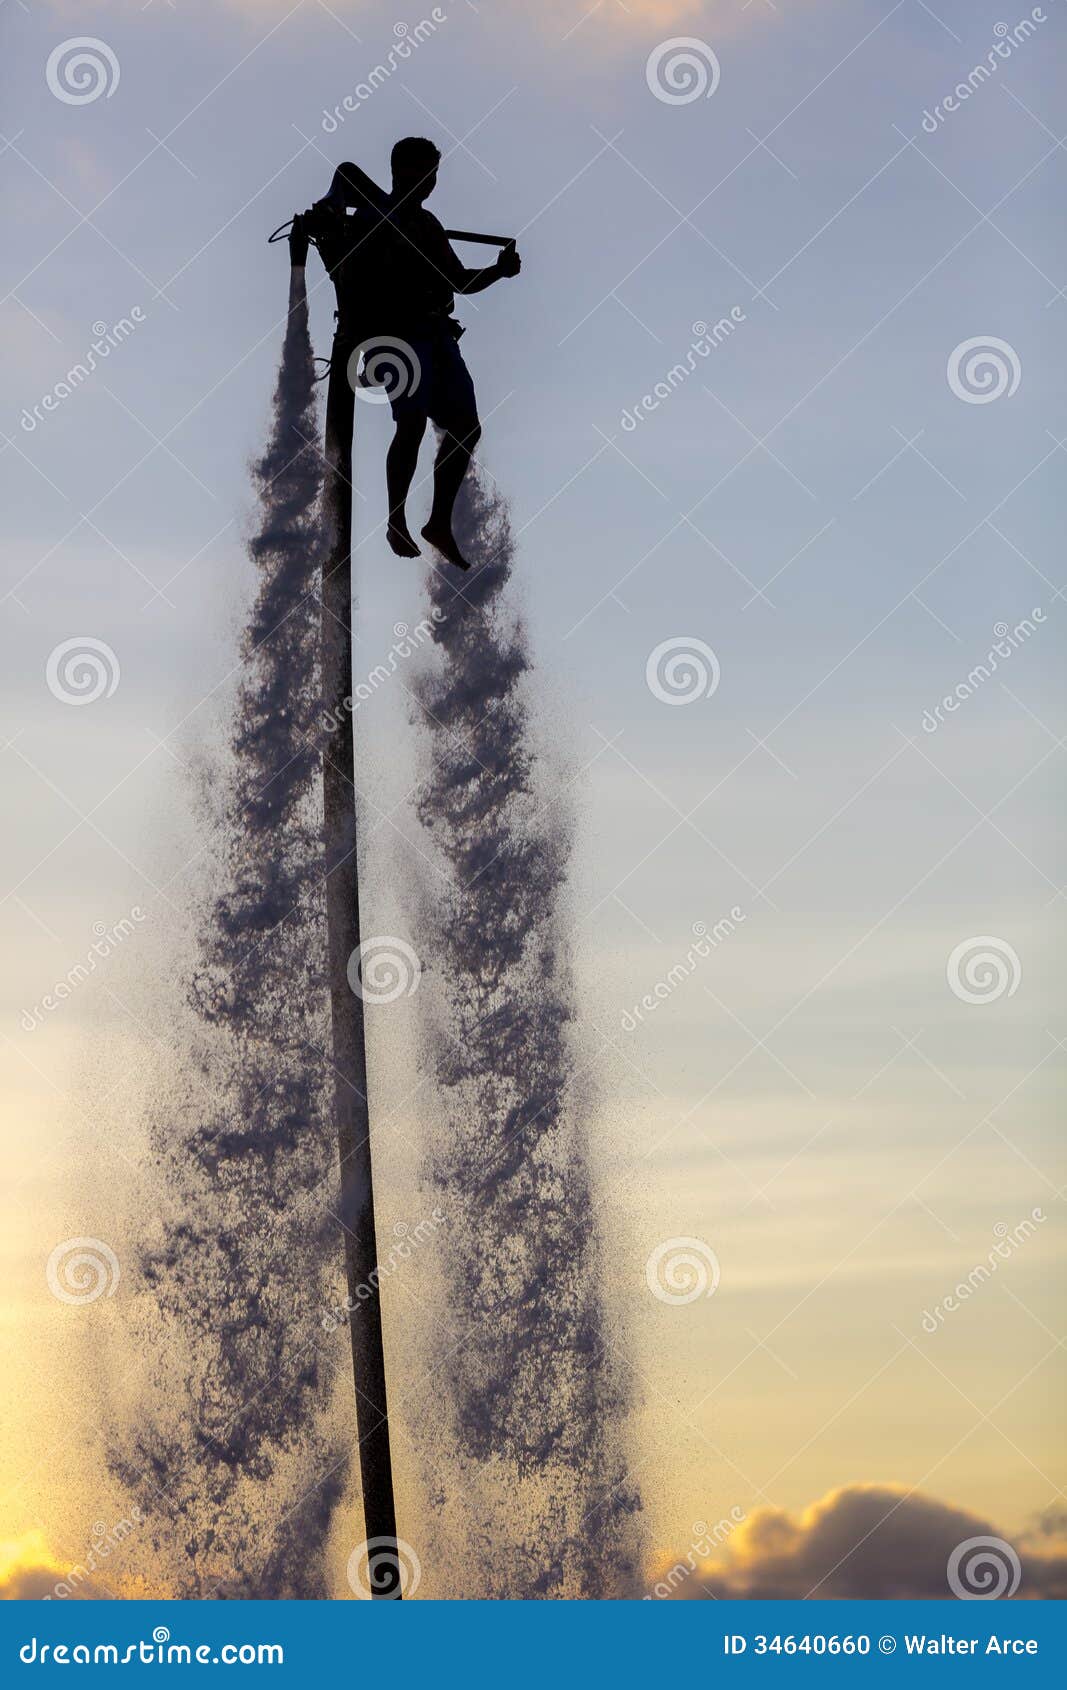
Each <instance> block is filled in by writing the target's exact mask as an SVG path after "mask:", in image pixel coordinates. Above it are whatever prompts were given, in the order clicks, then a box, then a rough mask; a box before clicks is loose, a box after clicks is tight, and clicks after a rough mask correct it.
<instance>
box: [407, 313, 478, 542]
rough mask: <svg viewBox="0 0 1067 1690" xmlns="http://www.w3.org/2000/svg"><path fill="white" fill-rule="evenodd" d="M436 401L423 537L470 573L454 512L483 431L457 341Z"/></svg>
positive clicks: (444, 362)
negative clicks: (436, 432)
mask: <svg viewBox="0 0 1067 1690" xmlns="http://www.w3.org/2000/svg"><path fill="white" fill-rule="evenodd" d="M435 397H436V400H437V402H436V403H435V405H434V406H433V407H432V408H431V411H430V415H431V417H432V419H433V421H434V422H435V423H436V425H437V426H438V428H440V430H441V443H440V445H439V446H438V448H437V457H436V459H435V461H434V466H433V505H432V507H431V509H430V518H429V521H428V522H427V524H426V526H425V528H424V529H423V531H422V536H423V539H424V540H428V541H429V543H430V545H431V546H433V547H434V548H435V549H436V550H437V551H439V552H440V553H441V555H442V556H443V557H446V558H447V559H448V561H449V562H450V563H454V564H455V565H456V567H457V569H469V568H470V564H469V563H468V561H467V559H466V558H465V557H464V556H463V553H462V552H461V551H460V549H459V546H458V545H457V544H456V537H455V535H454V534H453V532H452V511H453V508H454V506H455V503H456V496H457V494H458V493H459V490H460V488H461V487H462V485H463V478H464V476H465V475H466V473H467V471H468V469H469V468H470V461H471V458H472V457H473V455H474V449H475V447H476V446H477V444H478V442H479V440H480V439H481V437H482V430H481V424H480V423H479V421H478V407H477V403H476V401H475V397H474V383H473V382H472V381H471V377H470V371H469V370H468V369H467V366H466V364H465V363H464V362H463V359H462V357H461V356H460V351H459V348H458V346H456V344H455V342H454V341H452V342H450V343H449V344H448V346H447V348H446V350H445V351H444V352H443V353H442V357H441V374H440V380H439V382H438V392H437V395H436V396H435Z"/></svg>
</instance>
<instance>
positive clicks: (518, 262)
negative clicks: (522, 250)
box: [496, 246, 522, 276]
mask: <svg viewBox="0 0 1067 1690" xmlns="http://www.w3.org/2000/svg"><path fill="white" fill-rule="evenodd" d="M496 268H497V271H498V273H499V274H500V275H501V276H517V275H518V273H519V271H520V270H521V269H522V259H521V258H520V257H519V255H518V253H517V252H516V250H515V248H514V247H513V246H506V247H504V249H503V251H502V252H501V254H500V257H499V258H498V259H497V261H496Z"/></svg>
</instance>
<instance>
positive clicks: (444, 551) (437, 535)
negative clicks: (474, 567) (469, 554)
mask: <svg viewBox="0 0 1067 1690" xmlns="http://www.w3.org/2000/svg"><path fill="white" fill-rule="evenodd" d="M422 537H423V539H424V540H428V541H429V543H430V545H431V546H432V547H433V548H434V550H435V551H437V552H440V554H441V556H442V557H445V558H447V559H448V561H449V563H454V564H455V566H456V568H457V569H469V568H470V564H469V563H468V562H467V559H466V558H465V557H464V556H463V553H462V552H461V551H460V549H459V547H458V546H457V544H456V537H455V535H454V534H453V532H452V530H451V528H444V527H438V526H437V525H436V524H434V523H433V522H428V523H427V524H426V527H425V528H424V529H423V531H422Z"/></svg>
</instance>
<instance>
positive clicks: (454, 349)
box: [363, 332, 478, 439]
mask: <svg viewBox="0 0 1067 1690" xmlns="http://www.w3.org/2000/svg"><path fill="white" fill-rule="evenodd" d="M376 378H377V379H376ZM363 379H364V381H369V382H370V383H371V384H372V385H373V386H376V387H380V388H382V389H384V392H383V395H382V397H383V398H386V399H388V401H389V406H390V409H391V410H392V413H393V419H394V421H395V422H397V423H401V422H409V421H413V420H415V419H418V418H421V419H422V420H423V421H426V420H427V419H429V421H430V422H432V423H433V424H434V426H435V427H436V428H440V429H443V430H444V431H445V432H446V433H449V434H455V435H457V436H458V437H459V438H460V439H463V438H464V437H465V436H466V435H469V434H470V433H471V432H472V431H473V430H475V429H476V428H477V427H478V402H477V400H476V398H475V395H474V382H473V381H472V380H471V373H470V371H469V370H468V368H467V366H466V364H465V363H464V361H463V354H462V353H461V352H460V349H459V347H458V346H457V344H456V340H455V337H454V335H452V334H450V333H447V332H442V333H439V334H433V335H415V336H413V337H412V338H411V339H409V340H401V339H400V338H399V337H398V336H394V335H383V336H382V338H381V342H380V344H379V343H376V342H375V340H374V338H373V337H370V338H369V339H368V340H367V341H366V342H365V343H364V377H363Z"/></svg>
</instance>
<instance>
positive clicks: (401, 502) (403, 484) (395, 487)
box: [385, 406, 426, 557]
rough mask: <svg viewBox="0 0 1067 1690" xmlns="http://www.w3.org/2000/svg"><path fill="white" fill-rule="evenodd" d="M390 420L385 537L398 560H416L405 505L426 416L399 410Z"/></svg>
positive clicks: (419, 412) (397, 409)
mask: <svg viewBox="0 0 1067 1690" xmlns="http://www.w3.org/2000/svg"><path fill="white" fill-rule="evenodd" d="M393 416H394V419H395V421H396V433H395V434H394V435H393V439H392V443H391V445H390V447H389V450H388V452H387V453H386V455H385V485H386V489H387V491H388V494H389V527H388V530H387V535H388V540H389V544H390V546H391V547H392V549H393V551H394V552H395V553H396V555H397V557H418V556H419V548H418V546H417V545H416V544H415V542H414V540H413V539H412V538H411V535H410V533H409V532H408V519H407V510H406V505H407V497H408V492H409V490H410V488H411V483H412V481H413V480H414V478H415V467H416V465H417V464H418V461H419V447H420V446H421V445H422V437H423V435H424V434H425V432H426V413H425V411H417V410H414V409H410V408H403V407H400V406H398V407H397V408H396V409H395V410H394V412H393Z"/></svg>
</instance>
